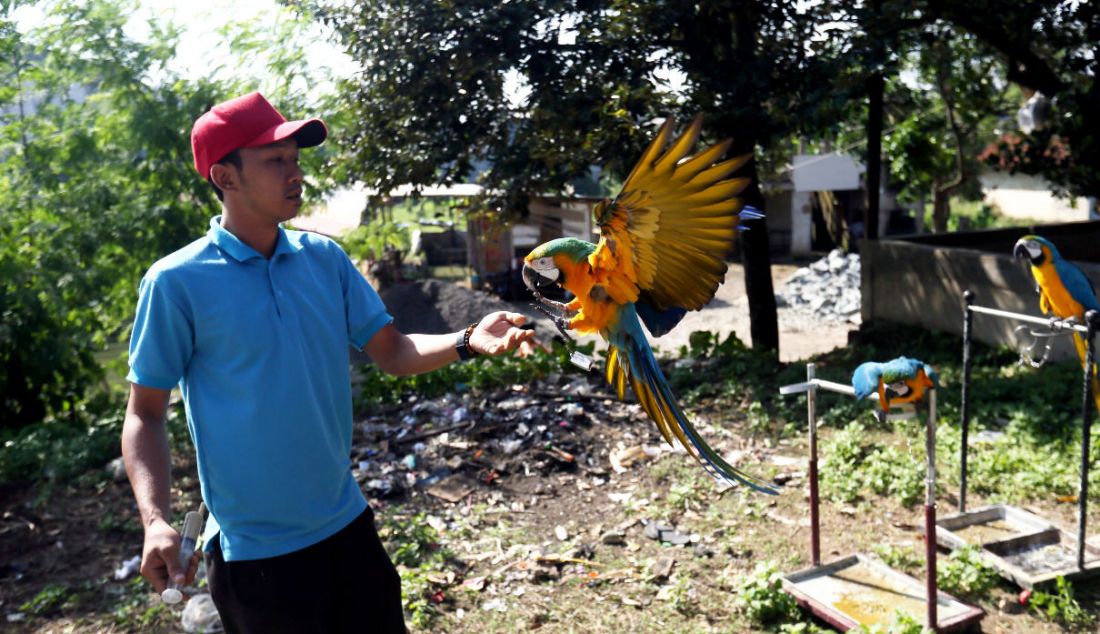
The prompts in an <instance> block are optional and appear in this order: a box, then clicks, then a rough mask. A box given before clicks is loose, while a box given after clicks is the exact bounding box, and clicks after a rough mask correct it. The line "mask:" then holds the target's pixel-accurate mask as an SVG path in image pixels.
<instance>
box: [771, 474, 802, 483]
mask: <svg viewBox="0 0 1100 634" xmlns="http://www.w3.org/2000/svg"><path fill="white" fill-rule="evenodd" d="M805 477H806V473H805V472H804V471H787V472H784V473H777V474H776V475H775V477H774V478H772V482H775V483H776V484H778V485H780V486H786V485H788V484H796V483H797V482H798V481H799V480H802V479H803V478H805Z"/></svg>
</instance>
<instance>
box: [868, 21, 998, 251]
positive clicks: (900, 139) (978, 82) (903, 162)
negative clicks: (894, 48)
mask: <svg viewBox="0 0 1100 634" xmlns="http://www.w3.org/2000/svg"><path fill="white" fill-rule="evenodd" d="M915 35H916V37H915V38H913V39H912V40H911V44H910V45H911V49H910V50H909V51H899V54H900V55H901V56H902V58H903V60H904V61H903V65H904V67H905V68H906V69H907V70H909V71H910V72H911V73H912V74H913V76H914V79H913V80H912V81H910V82H908V83H906V82H901V81H895V82H893V83H892V85H891V87H890V91H889V92H890V97H889V100H890V102H891V109H890V113H889V119H890V126H891V132H890V134H889V135H888V139H887V143H886V154H887V156H889V158H890V171H891V174H892V175H893V176H894V178H895V181H896V182H898V183H899V184H900V185H901V191H900V198H902V199H903V200H910V201H916V200H923V199H924V197H925V195H927V194H930V195H931V198H932V226H933V230H934V231H936V232H944V231H947V219H948V217H949V216H950V212H951V210H950V198H951V197H952V196H954V195H959V194H965V195H967V196H980V189H979V187H978V183H977V173H978V166H979V160H978V156H979V155H980V153H981V151H982V148H983V147H984V146H985V145H986V144H987V143H988V142H989V140H990V139H992V138H993V134H994V133H993V130H994V129H995V127H996V125H997V124H998V122H999V121H1000V120H1001V119H1003V118H1004V117H1005V116H1006V115H1007V114H1008V113H1009V112H1012V111H1013V110H1014V107H1013V105H1012V103H1011V102H1010V100H1009V98H1008V95H1009V93H1010V91H1009V84H1008V82H1007V81H1006V79H1005V78H1004V75H1003V74H999V73H998V72H997V70H998V63H997V59H996V57H995V55H994V54H993V52H992V51H991V50H989V49H988V47H986V46H985V45H984V44H983V43H982V42H981V41H979V40H978V39H977V38H976V37H974V36H973V35H970V34H968V33H965V32H959V31H958V30H957V29H954V28H952V27H950V26H949V25H947V24H945V23H942V22H938V23H933V24H929V25H925V26H923V27H922V28H921V29H920V30H919V31H917V32H915Z"/></svg>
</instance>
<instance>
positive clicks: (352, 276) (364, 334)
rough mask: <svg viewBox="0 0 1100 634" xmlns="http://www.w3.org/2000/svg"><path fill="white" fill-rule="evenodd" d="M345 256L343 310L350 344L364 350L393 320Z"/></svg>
mask: <svg viewBox="0 0 1100 634" xmlns="http://www.w3.org/2000/svg"><path fill="white" fill-rule="evenodd" d="M340 253H341V255H342V260H343V266H344V274H343V275H342V276H341V278H342V283H343V286H344V309H345V310H346V311H347V317H348V343H350V344H351V345H352V346H354V347H355V349H356V350H362V349H363V346H364V345H366V343H367V342H368V341H370V339H371V337H373V336H374V335H375V333H377V332H378V331H379V330H381V329H382V327H383V326H385V325H386V324H388V323H390V322H391V321H393V317H391V316H390V314H389V313H387V312H386V305H385V304H383V303H382V298H381V297H379V296H378V293H377V292H376V291H375V290H374V287H372V286H371V285H370V284H369V283H368V282H367V280H366V278H364V277H363V274H362V273H360V272H359V269H357V268H355V265H354V264H352V262H351V259H349V258H348V256H347V254H345V253H343V251H341V252H340Z"/></svg>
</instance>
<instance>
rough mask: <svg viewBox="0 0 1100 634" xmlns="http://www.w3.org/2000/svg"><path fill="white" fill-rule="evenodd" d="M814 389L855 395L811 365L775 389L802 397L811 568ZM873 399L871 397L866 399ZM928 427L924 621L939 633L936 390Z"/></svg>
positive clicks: (817, 537) (817, 561) (814, 548)
mask: <svg viewBox="0 0 1100 634" xmlns="http://www.w3.org/2000/svg"><path fill="white" fill-rule="evenodd" d="M817 390H828V391H829V392H836V393H838V394H846V395H848V396H855V389H853V388H852V386H850V385H845V384H843V383H834V382H833V381H825V380H823V379H819V378H816V376H815V366H814V364H813V363H807V364H806V382H805V383H795V384H793V385H785V386H783V387H781V388H779V393H780V394H799V393H803V392H805V394H806V416H807V422H808V425H807V426H808V427H809V434H810V464H809V469H808V472H809V480H810V558H811V559H812V562H813V565H814V566H820V565H821V524H820V516H819V514H818V506H819V504H820V499H819V494H818V474H817V413H816V406H817ZM872 399H877V396H876V395H874V394H872V395H871V396H869V397H868V400H872ZM927 399H928V425H927V433H926V437H925V450H926V451H925V453H926V454H927V461H926V466H927V470H926V475H925V498H924V543H925V560H926V566H927V568H926V580H927V587H926V589H927V606H928V607H927V610H928V612H927V618H928V621H927V623H928V627H929V628H931V629H932V630H933V631H939V622H938V619H937V613H936V606H937V598H938V596H939V592H938V588H937V585H936V539H935V535H936V390H935V389H934V388H933V389H930V390H928V392H927Z"/></svg>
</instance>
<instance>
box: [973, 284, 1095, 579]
mask: <svg viewBox="0 0 1100 634" xmlns="http://www.w3.org/2000/svg"><path fill="white" fill-rule="evenodd" d="M973 302H974V293H973V292H972V291H966V292H965V293H963V303H964V308H963V379H962V402H961V409H962V421H961V424H962V443H961V447H960V448H959V452H960V454H961V455H960V460H959V469H960V472H961V473H960V479H959V480H960V482H959V512H960V513H962V512H965V511H966V489H967V486H966V484H967V483H966V478H967V464H966V456H967V445H968V438H969V435H970V398H969V397H970V366H971V358H970V342H971V340H972V337H973V332H972V331H973V328H972V326H973V320H974V313H979V314H983V315H990V316H992V317H999V318H1002V319H1014V320H1016V321H1021V322H1024V323H1028V324H1036V325H1040V326H1048V327H1050V328H1051V329H1053V330H1054V331H1065V332H1077V333H1081V334H1082V335H1084V337H1085V362H1084V363H1083V364H1082V372H1083V375H1084V381H1083V383H1084V388H1083V390H1082V396H1081V483H1080V494H1079V495H1078V496H1077V567H1078V569H1079V570H1084V568H1085V524H1086V515H1087V512H1088V497H1089V443H1090V436H1091V433H1090V432H1091V428H1092V399H1091V396H1092V372H1093V366H1094V365H1095V360H1094V356H1095V355H1094V353H1093V349H1092V340H1093V336H1094V335H1095V333H1096V328H1097V325H1098V323H1097V322H1098V319H1097V313H1096V311H1092V310H1090V311H1089V312H1087V313H1085V323H1084V324H1079V323H1077V322H1076V321H1071V320H1064V319H1051V318H1043V317H1035V316H1033V315H1025V314H1022V313H1014V312H1010V311H1007V310H998V309H996V308H986V307H984V306H974V305H973Z"/></svg>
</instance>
